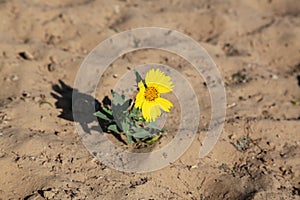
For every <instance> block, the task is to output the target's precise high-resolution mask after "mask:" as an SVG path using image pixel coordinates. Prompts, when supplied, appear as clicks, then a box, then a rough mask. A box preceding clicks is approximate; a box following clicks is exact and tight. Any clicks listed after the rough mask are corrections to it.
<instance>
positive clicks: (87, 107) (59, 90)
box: [50, 80, 126, 144]
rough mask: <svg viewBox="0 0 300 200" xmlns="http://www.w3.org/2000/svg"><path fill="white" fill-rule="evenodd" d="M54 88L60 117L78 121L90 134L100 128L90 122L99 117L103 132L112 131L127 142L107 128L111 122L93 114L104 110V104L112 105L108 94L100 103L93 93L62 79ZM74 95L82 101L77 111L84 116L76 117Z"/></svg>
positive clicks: (118, 136) (117, 137)
mask: <svg viewBox="0 0 300 200" xmlns="http://www.w3.org/2000/svg"><path fill="white" fill-rule="evenodd" d="M52 90H53V91H52V92H51V93H50V94H51V96H52V97H53V98H55V99H56V102H55V107H56V108H57V109H61V113H60V114H59V115H58V117H59V118H62V119H65V120H68V121H72V122H78V123H79V124H80V126H81V127H82V129H83V130H84V131H85V133H88V134H90V131H91V130H99V127H96V126H91V127H89V124H90V123H92V122H95V119H97V120H98V123H99V125H100V127H101V129H102V133H103V132H106V133H110V134H112V135H113V136H114V137H115V138H116V139H117V140H118V141H120V142H122V143H124V144H126V142H125V141H124V140H123V139H122V137H121V135H120V134H116V133H114V132H111V131H108V130H107V127H108V126H109V124H108V123H107V122H106V121H104V120H102V119H100V118H96V117H95V116H94V115H93V114H94V112H96V111H103V106H104V107H110V106H111V100H110V99H109V97H108V96H105V97H104V98H103V99H102V101H101V103H100V102H99V101H98V100H97V99H95V98H94V97H92V96H91V95H87V94H85V93H81V92H79V91H78V90H77V89H75V88H72V87H70V86H69V85H67V84H66V83H65V82H63V81H62V80H58V84H54V85H52ZM74 96H75V97H76V100H78V101H80V106H78V109H79V110H76V112H80V115H79V116H84V117H80V119H77V118H78V117H74V110H73V109H72V103H74V101H73V97H74ZM76 109H77V108H76Z"/></svg>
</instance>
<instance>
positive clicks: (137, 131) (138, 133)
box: [133, 127, 152, 139]
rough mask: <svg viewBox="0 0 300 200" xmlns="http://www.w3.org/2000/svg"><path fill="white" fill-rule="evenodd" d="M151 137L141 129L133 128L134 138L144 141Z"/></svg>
mask: <svg viewBox="0 0 300 200" xmlns="http://www.w3.org/2000/svg"><path fill="white" fill-rule="evenodd" d="M151 136H152V134H151V133H150V132H149V131H147V130H145V129H144V128H142V127H138V128H135V130H134V133H133V137H134V138H141V139H146V138H148V137H151Z"/></svg>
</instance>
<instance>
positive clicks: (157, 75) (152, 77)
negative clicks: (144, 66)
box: [145, 69, 174, 93]
mask: <svg viewBox="0 0 300 200" xmlns="http://www.w3.org/2000/svg"><path fill="white" fill-rule="evenodd" d="M145 82H146V85H147V86H150V85H153V86H154V85H155V86H156V87H157V90H158V92H159V93H166V92H170V91H171V90H172V89H173V87H174V86H173V83H172V81H171V77H170V76H166V75H165V73H164V72H162V71H160V69H156V70H154V69H151V70H150V71H149V72H147V74H146V77H145Z"/></svg>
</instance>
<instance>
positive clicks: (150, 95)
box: [145, 87, 158, 101]
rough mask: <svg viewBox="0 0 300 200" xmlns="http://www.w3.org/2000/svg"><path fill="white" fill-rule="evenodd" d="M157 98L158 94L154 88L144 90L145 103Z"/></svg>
mask: <svg viewBox="0 0 300 200" xmlns="http://www.w3.org/2000/svg"><path fill="white" fill-rule="evenodd" d="M156 98H158V92H157V89H156V88H155V87H147V88H146V90H145V99H146V100H147V101H154V100H155V99H156Z"/></svg>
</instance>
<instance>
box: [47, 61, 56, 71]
mask: <svg viewBox="0 0 300 200" xmlns="http://www.w3.org/2000/svg"><path fill="white" fill-rule="evenodd" d="M55 69H56V64H55V63H49V64H48V71H49V72H53V71H54V70H55Z"/></svg>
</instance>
